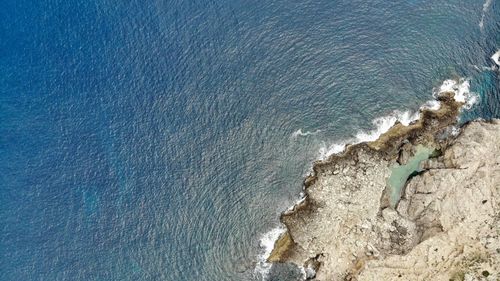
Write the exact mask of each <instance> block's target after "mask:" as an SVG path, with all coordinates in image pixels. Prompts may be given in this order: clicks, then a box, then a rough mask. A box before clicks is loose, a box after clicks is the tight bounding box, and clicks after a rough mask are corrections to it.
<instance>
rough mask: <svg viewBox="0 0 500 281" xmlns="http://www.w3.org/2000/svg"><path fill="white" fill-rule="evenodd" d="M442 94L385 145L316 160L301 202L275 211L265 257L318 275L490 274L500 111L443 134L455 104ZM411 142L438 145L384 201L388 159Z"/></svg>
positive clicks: (497, 229)
mask: <svg viewBox="0 0 500 281" xmlns="http://www.w3.org/2000/svg"><path fill="white" fill-rule="evenodd" d="M442 104H443V106H442V107H443V109H441V112H440V113H427V114H430V115H428V116H425V114H423V115H424V117H423V118H422V120H421V121H419V123H420V124H415V125H413V126H414V127H412V126H410V127H409V128H405V129H404V133H402V134H399V133H395V132H394V130H392V132H389V135H391V134H392V136H390V137H391V138H392V137H394V136H396V135H397V136H398V137H397V138H396V141H395V140H394V139H391V140H390V141H391V146H390V147H383V148H382V146H383V145H381V143H377V142H374V143H365V144H359V145H356V146H355V147H353V148H352V149H348V150H347V151H346V153H345V154H344V155H342V156H340V157H336V158H335V157H334V158H333V159H330V160H329V162H328V163H327V164H324V165H317V166H316V167H315V174H314V177H313V178H308V179H306V182H305V184H306V194H307V197H306V199H305V200H304V203H303V204H301V205H299V206H296V208H295V210H294V211H293V212H290V213H285V214H283V215H282V217H281V220H282V222H283V223H284V224H285V225H286V227H287V229H288V231H287V233H286V234H285V235H283V236H282V238H281V239H279V240H278V242H277V245H281V246H280V247H277V248H275V251H273V253H272V254H271V256H270V258H269V260H270V261H272V262H291V263H295V264H297V265H299V266H303V267H305V268H306V272H308V274H307V278H308V279H311V280H321V281H330V280H446V281H448V280H500V275H499V272H500V238H499V234H500V200H499V192H500V121H498V120H493V121H491V122H471V123H468V124H467V125H465V126H464V127H463V128H462V129H461V133H460V134H459V135H458V136H453V135H451V134H450V133H449V132H450V131H452V130H451V126H453V125H454V122H455V120H456V118H455V117H456V114H457V111H456V110H457V109H458V106H456V105H454V104H453V103H452V102H450V101H448V102H446V101H445V102H442ZM447 104H448V105H447ZM447 106H448V108H447ZM446 110H449V112H448V113H446V112H445V111H446ZM443 116H448V117H447V118H444V117H443ZM396 126H397V125H396ZM385 137H386V138H387V135H386V136H385ZM384 142H385V141H384ZM374 144H375V145H374ZM417 144H424V145H426V146H430V147H433V148H435V149H436V151H440V152H441V155H436V156H434V157H433V158H431V159H429V160H425V161H424V162H422V163H421V167H422V169H423V170H422V171H421V172H420V173H418V174H416V175H413V176H412V177H410V178H409V179H408V181H407V183H406V185H405V187H404V190H403V195H402V198H401V200H400V201H399V203H398V204H397V206H396V207H395V208H392V207H390V205H389V204H388V202H387V188H388V187H387V179H388V178H389V176H390V174H391V167H392V166H393V165H397V163H404V162H405V161H407V159H409V157H411V155H412V153H414V149H413V148H414V147H415V146H416V145H417ZM280 240H281V241H280ZM311 272H312V273H311Z"/></svg>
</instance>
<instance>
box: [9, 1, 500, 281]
mask: <svg viewBox="0 0 500 281" xmlns="http://www.w3.org/2000/svg"><path fill="white" fill-rule="evenodd" d="M499 49H500V2H499V1H496V0H446V1H444V0H443V1H435V0H400V1H387V0H372V1H366V0H349V1H347V0H333V1H332V0H314V1H312V0H303V1H293V0H292V1H290V0H268V1H253V0H250V1H239V0H220V1H213V0H212V1H195V0H187V1H170V0H156V1H133V0H132V1H108V0H88V1H76V0H65V1H62V0H39V1H28V0H2V1H1V2H0V157H1V158H0V280H2V281H11V280H12V281H14V280H23V281H30V280H75V281H79V280H82V281H83V280H85V281H87V280H96V281H97V280H99V281H101V280H110V281H115V280H116V281H123V280H134V281H135V280H168V281H192V280H193V281H195V280H196V281H205V280H206V281H215V280H217V281H219V280H224V281H240V280H241V281H251V280H253V281H257V280H262V276H261V274H260V273H259V271H258V270H256V264H258V261H259V256H262V253H263V251H264V249H263V248H262V245H260V244H261V242H260V240H261V238H262V237H263V235H264V234H265V233H267V232H268V231H270V230H272V229H273V228H275V227H276V226H278V217H279V214H280V212H282V211H283V210H285V209H287V208H288V207H289V206H290V205H292V204H293V203H294V202H295V201H296V200H297V199H298V198H299V193H300V191H301V189H302V180H303V177H304V175H305V174H306V173H307V171H308V170H309V169H310V167H311V164H312V162H313V161H314V160H315V159H318V157H320V151H321V149H322V148H325V147H328V146H330V145H331V144H334V143H336V142H338V141H340V140H344V139H349V138H352V137H353V136H355V135H356V133H357V132H359V131H360V130H371V129H373V126H374V125H373V124H372V122H371V121H372V120H374V119H375V118H377V117H381V116H386V115H388V114H391V112H393V111H394V110H400V111H404V110H416V109H418V108H419V106H420V105H422V104H423V103H425V102H426V101H427V100H430V99H432V92H433V88H436V87H439V86H440V85H441V84H442V82H443V81H444V80H446V79H458V78H464V79H468V81H470V91H471V92H473V93H475V95H476V96H477V97H478V102H477V103H476V104H474V106H473V107H472V108H471V109H470V110H468V111H464V112H463V116H462V120H463V121H467V120H471V119H475V118H485V119H489V118H493V117H496V118H499V117H500V86H499V85H500V75H499V71H498V68H496V67H495V63H494V61H493V60H492V59H491V58H490V57H491V56H492V55H493V54H494V53H495V52H497V50H499ZM299 130H300V131H299ZM278 271H281V272H278ZM295 273H296V272H295V271H294V269H291V268H285V269H283V268H281V269H280V268H277V269H276V270H275V271H272V272H271V273H270V274H269V275H268V277H267V278H268V279H270V280H280V281H283V280H296V279H293V278H294V277H293V276H294V274H295Z"/></svg>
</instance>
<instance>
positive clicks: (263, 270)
mask: <svg viewBox="0 0 500 281" xmlns="http://www.w3.org/2000/svg"><path fill="white" fill-rule="evenodd" d="M285 231H286V229H285V228H284V227H283V226H281V225H280V226H278V227H275V228H273V229H271V230H270V231H268V232H266V233H264V234H263V235H262V236H261V237H260V240H259V246H260V247H261V248H262V252H261V254H260V255H259V256H258V261H257V265H256V266H255V272H256V273H257V274H259V275H260V276H261V277H262V280H265V279H266V278H267V275H268V274H269V270H271V267H272V263H269V262H267V259H268V258H269V256H270V255H271V252H272V251H273V248H274V243H276V240H278V238H279V237H280V235H281V234H283V233H284V232H285Z"/></svg>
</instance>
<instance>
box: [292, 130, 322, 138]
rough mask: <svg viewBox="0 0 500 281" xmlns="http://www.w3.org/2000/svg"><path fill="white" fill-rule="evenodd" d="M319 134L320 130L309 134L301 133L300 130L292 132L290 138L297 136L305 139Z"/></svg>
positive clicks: (307, 132)
mask: <svg viewBox="0 0 500 281" xmlns="http://www.w3.org/2000/svg"><path fill="white" fill-rule="evenodd" d="M319 132H321V130H316V131H314V132H311V131H305V132H302V129H298V130H297V131H295V132H293V134H292V137H293V138H297V137H299V136H302V137H306V136H309V135H316V134H317V133H319Z"/></svg>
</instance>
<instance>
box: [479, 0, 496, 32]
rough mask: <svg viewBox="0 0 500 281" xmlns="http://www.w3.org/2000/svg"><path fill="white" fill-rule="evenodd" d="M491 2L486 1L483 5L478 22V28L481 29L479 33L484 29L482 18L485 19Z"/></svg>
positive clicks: (490, 0) (489, 0) (491, 0)
mask: <svg viewBox="0 0 500 281" xmlns="http://www.w3.org/2000/svg"><path fill="white" fill-rule="evenodd" d="M492 2H493V0H486V2H484V4H483V12H482V14H481V20H480V21H479V28H480V29H481V31H483V29H484V18H485V17H486V13H487V12H488V10H489V9H490V6H491V3H492Z"/></svg>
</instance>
